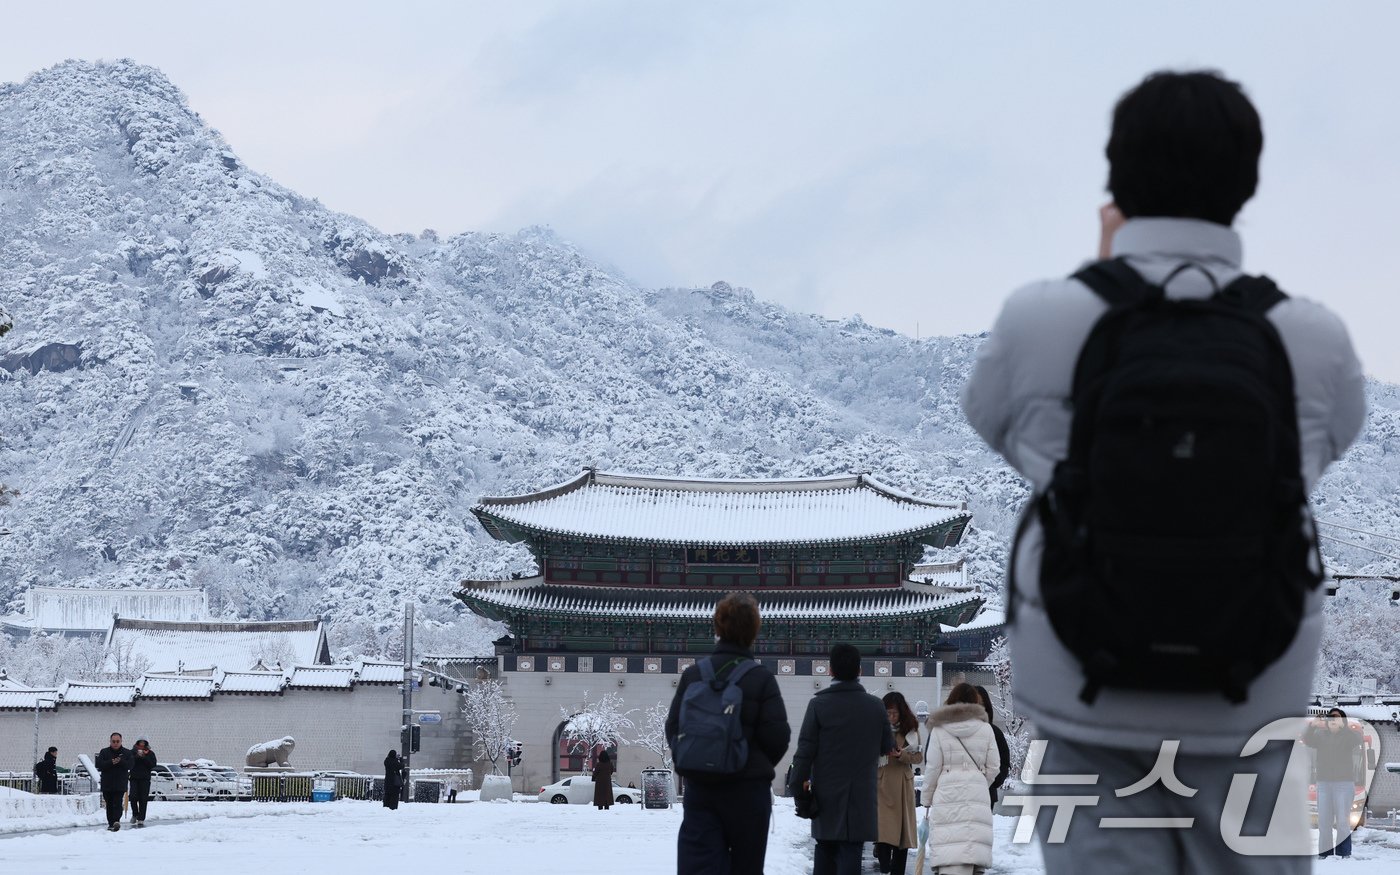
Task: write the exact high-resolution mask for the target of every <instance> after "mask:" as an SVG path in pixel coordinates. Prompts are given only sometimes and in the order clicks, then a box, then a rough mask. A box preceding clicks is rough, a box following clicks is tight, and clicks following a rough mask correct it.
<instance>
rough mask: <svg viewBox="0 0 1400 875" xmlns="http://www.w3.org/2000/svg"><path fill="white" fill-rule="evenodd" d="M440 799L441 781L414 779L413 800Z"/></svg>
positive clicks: (431, 800)
mask: <svg viewBox="0 0 1400 875" xmlns="http://www.w3.org/2000/svg"><path fill="white" fill-rule="evenodd" d="M441 799H442V782H441V781H414V782H413V801H414V802H437V801H439V800H441Z"/></svg>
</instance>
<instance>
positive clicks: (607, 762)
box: [593, 751, 613, 811]
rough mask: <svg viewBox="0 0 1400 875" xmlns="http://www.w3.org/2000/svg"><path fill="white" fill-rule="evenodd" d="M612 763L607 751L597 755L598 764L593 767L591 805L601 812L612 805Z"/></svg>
mask: <svg viewBox="0 0 1400 875" xmlns="http://www.w3.org/2000/svg"><path fill="white" fill-rule="evenodd" d="M612 777H613V761H612V757H611V756H609V755H608V752H607V751H603V752H602V753H600V754H598V764H597V765H596V766H594V767H593V804H594V805H595V806H596V807H597V808H598V810H599V811H602V810H604V809H607V808H612V804H613V789H612V783H613V782H612Z"/></svg>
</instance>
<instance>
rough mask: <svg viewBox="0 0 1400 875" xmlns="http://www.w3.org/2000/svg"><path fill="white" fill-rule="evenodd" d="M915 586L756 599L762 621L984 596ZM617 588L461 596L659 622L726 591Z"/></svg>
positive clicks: (693, 615)
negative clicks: (610, 591)
mask: <svg viewBox="0 0 1400 875" xmlns="http://www.w3.org/2000/svg"><path fill="white" fill-rule="evenodd" d="M916 586H918V584H914V585H913V586H911V587H909V588H906V587H900V588H889V589H861V590H823V591H817V592H807V593H802V594H797V593H782V594H778V595H773V596H768V595H765V594H763V593H757V594H756V597H757V598H758V603H759V611H760V613H761V614H762V616H763V619H764V621H765V622H768V621H773V620H805V619H814V618H821V619H826V618H831V619H849V620H863V619H874V618H880V617H902V616H912V615H915V614H923V613H929V612H946V611H948V610H950V609H953V608H957V607H958V606H960V605H970V604H974V603H975V604H981V602H982V599H981V598H980V597H979V596H977V595H974V594H969V593H941V592H926V591H923V590H922V589H914V588H913V587H916ZM616 592H617V593H618V594H617V595H616V596H615V597H611V598H610V597H608V592H607V591H606V590H603V591H599V590H598V589H597V588H596V587H568V586H556V585H552V584H541V585H538V586H523V587H522V586H519V585H515V586H510V585H507V586H504V587H500V588H494V587H468V588H464V589H462V590H461V591H460V593H459V594H460V595H461V596H462V597H463V598H467V599H475V600H478V601H481V602H483V603H485V604H488V605H493V606H495V607H498V608H502V609H505V610H511V611H514V610H523V611H529V612H531V613H554V614H567V615H569V616H589V617H616V616H631V615H639V616H646V617H654V618H656V619H659V620H660V619H678V620H709V619H712V618H713V617H714V614H715V604H716V603H717V602H718V601H719V599H720V598H721V597H723V595H724V593H720V592H716V593H713V594H700V593H693V592H678V591H670V592H668V591H665V590H623V591H616Z"/></svg>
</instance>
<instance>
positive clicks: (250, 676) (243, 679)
mask: <svg viewBox="0 0 1400 875" xmlns="http://www.w3.org/2000/svg"><path fill="white" fill-rule="evenodd" d="M286 684H287V677H286V675H284V674H282V673H281V672H280V671H226V672H224V673H223V674H222V676H221V678H220V680H219V692H221V693H277V692H281V690H282V688H283V687H284V686H286Z"/></svg>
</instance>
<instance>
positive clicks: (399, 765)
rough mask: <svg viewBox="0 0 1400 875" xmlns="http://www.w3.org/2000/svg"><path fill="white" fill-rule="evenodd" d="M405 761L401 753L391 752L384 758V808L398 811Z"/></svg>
mask: <svg viewBox="0 0 1400 875" xmlns="http://www.w3.org/2000/svg"><path fill="white" fill-rule="evenodd" d="M402 782H403V760H401V759H399V752H398V751H396V750H391V751H389V755H388V756H386V757H385V758H384V807H385V808H388V809H391V810H398V807H399V794H400V793H401V792H403V783H402Z"/></svg>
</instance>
